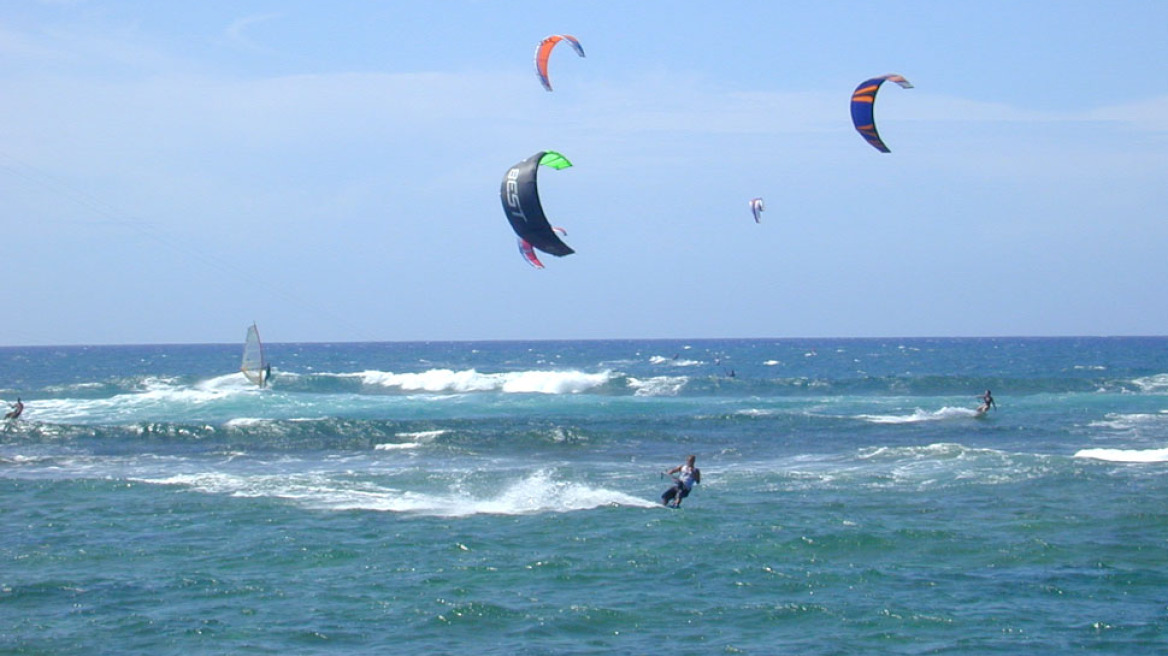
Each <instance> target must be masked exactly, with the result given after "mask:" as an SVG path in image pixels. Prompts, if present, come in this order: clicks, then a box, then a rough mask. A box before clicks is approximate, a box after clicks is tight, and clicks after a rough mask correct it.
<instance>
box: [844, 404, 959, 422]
mask: <svg viewBox="0 0 1168 656" xmlns="http://www.w3.org/2000/svg"><path fill="white" fill-rule="evenodd" d="M976 416H977V411H976V410H974V409H973V408H953V407H949V406H946V407H944V408H941V409H940V410H933V411H928V410H921V409H920V408H917V409H916V410H914V411H913V412H912V414H907V415H857V416H856V419H862V420H863V421H867V422H871V423H873V424H916V423H920V422H925V421H943V420H946V419H968V418H971V417H976Z"/></svg>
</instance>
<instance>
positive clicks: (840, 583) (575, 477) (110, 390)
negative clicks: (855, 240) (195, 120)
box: [0, 337, 1168, 656]
mask: <svg viewBox="0 0 1168 656" xmlns="http://www.w3.org/2000/svg"><path fill="white" fill-rule="evenodd" d="M241 348H242V344H240V345H180V346H92V347H84V346H70V347H35V348H33V347H30V348H3V349H0V397H2V398H3V399H4V400H5V401H8V402H13V401H15V398H16V397H17V396H19V397H21V398H22V400H23V402H24V403H25V405H26V408H25V411H24V415H23V417H22V418H21V419H20V420H19V421H17V422H14V423H10V424H8V425H6V426H4V428H3V432H2V433H0V518H2V519H3V524H2V525H3V531H2V532H0V653H3V654H86V655H90V654H154V655H157V654H184V655H189V654H386V653H407V654H464V653H475V654H533V655H534V654H650V653H668V654H777V653H789V654H859V653H863V654H870V653H879V654H1032V653H1064V652H1068V651H1092V652H1098V653H1107V654H1140V655H1141V656H1142V655H1144V654H1148V653H1156V652H1163V651H1165V650H1168V508H1166V506H1165V505H1164V503H1165V502H1166V501H1168V338H1159V337H1157V338H994V339H990V338H983V339H920V338H912V339H907V338H906V339H754V340H668V341H655V340H639V341H638V340H614V341H539V342H459V343H450V342H434V343H370V344H271V345H268V357H269V360H270V361H271V363H272V364H273V369H274V378H273V382H272V385H271V387H270V388H268V389H262V390H261V389H259V388H257V387H255V386H252V385H250V384H248V383H247V382H246V381H245V379H244V377H243V375H242V374H240V373H239V371H238V369H239V360H240V355H241ZM986 389H991V390H992V391H993V394H994V397H995V399H996V401H997V408H996V409H994V410H991V411H990V412H989V413H988V414H987V415H986V416H984V417H976V416H975V413H974V409H975V408H976V407H977V406H978V404H979V396H980V395H981V394H982V393H983V392H984V391H985V390H986ZM689 454H694V455H696V456H697V466H698V467H699V468H700V469H701V472H702V482H701V484H700V485H698V486H696V488H695V490H694V492H693V494H691V495H690V496H689V498H687V499H686V500H685V502H684V504H683V505H682V507H681V508H680V509H676V510H675V509H669V508H665V507H663V506H662V505H661V504H660V502H659V497H660V494H661V493H662V492H663V491H664V490H665V489H666V488H667V487H669V484H670V482H671V481H670V479H669V478H668V477H667V476H665V475H664V473H663V472H664V471H665V470H667V469H670V468H672V467H675V466H677V465H679V464H681V463H682V462H683V461H684V459H685V457H686V456H687V455H689Z"/></svg>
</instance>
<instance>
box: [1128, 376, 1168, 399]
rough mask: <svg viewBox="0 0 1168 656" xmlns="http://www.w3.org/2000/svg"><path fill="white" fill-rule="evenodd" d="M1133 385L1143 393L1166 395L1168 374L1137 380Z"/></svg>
mask: <svg viewBox="0 0 1168 656" xmlns="http://www.w3.org/2000/svg"><path fill="white" fill-rule="evenodd" d="M1132 384H1133V385H1135V386H1136V387H1138V388H1140V391H1141V392H1147V393H1149V394H1165V393H1168V374H1156V375H1154V376H1144V377H1142V378H1136V379H1135V380H1133V381H1132Z"/></svg>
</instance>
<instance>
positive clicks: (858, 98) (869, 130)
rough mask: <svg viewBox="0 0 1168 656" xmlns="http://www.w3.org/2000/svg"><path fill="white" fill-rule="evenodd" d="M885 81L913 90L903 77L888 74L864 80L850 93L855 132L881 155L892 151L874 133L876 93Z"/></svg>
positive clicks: (876, 133) (878, 135)
mask: <svg viewBox="0 0 1168 656" xmlns="http://www.w3.org/2000/svg"><path fill="white" fill-rule="evenodd" d="M886 80H887V81H889V82H895V83H897V84H899V85H900V86H901V88H903V89H911V88H913V85H912V84H910V83H909V81H908V80H906V79H904V76H903V75H896V74H890V75H881V76H880V77H874V78H872V79H870V80H864V81H863V82H861V83H860V86H858V87H856V90H855V91H853V92H852V123H854V124H855V126H856V132H859V133H860V136H862V137H864V139H865V140H866V141H867V142H868V143H870V144H872V147H873V148H875V149H876V150H879V151H880V152H882V153H890V152H892V151H890V150H888V146H885V145H884V141H883V140H882V139H881V138H880V134H879V133H878V132H876V116H875V114H874V105H875V104H876V92H877V91H879V90H880V85H881V84H884V82H885V81H886Z"/></svg>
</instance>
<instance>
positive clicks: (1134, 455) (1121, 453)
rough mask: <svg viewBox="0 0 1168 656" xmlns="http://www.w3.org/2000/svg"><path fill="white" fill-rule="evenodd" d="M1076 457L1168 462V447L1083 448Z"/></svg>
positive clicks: (1117, 460)
mask: <svg viewBox="0 0 1168 656" xmlns="http://www.w3.org/2000/svg"><path fill="white" fill-rule="evenodd" d="M1075 457H1076V458H1089V459H1092V460H1106V461H1108V462H1168V449H1081V450H1079V451H1077V452H1076V453H1075Z"/></svg>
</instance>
